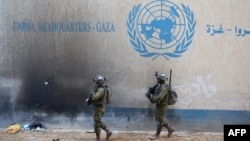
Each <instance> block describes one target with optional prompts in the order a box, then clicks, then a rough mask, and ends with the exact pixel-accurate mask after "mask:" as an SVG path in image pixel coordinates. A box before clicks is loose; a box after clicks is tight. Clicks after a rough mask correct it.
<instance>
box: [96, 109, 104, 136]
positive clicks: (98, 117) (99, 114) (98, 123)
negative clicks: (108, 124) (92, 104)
mask: <svg viewBox="0 0 250 141" xmlns="http://www.w3.org/2000/svg"><path fill="white" fill-rule="evenodd" d="M102 114H103V113H102V111H100V110H99V109H95V111H94V122H95V124H94V129H95V133H96V141H100V140H101V137H100V136H101V124H102V122H101V117H102Z"/></svg>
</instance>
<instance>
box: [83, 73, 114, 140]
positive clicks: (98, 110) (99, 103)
mask: <svg viewBox="0 0 250 141" xmlns="http://www.w3.org/2000/svg"><path fill="white" fill-rule="evenodd" d="M106 80H107V79H106V77H103V76H101V75H97V76H96V77H95V78H94V79H93V81H94V83H96V86H94V88H93V91H92V93H91V94H90V97H89V98H87V99H86V102H87V103H88V104H89V105H90V104H92V105H93V106H94V115H93V118H94V130H95V133H96V139H95V141H100V140H101V137H100V136H101V129H103V130H104V131H106V140H108V139H109V138H110V136H111V135H112V132H111V131H110V130H109V129H108V127H107V125H106V124H105V123H104V122H102V120H101V119H102V117H103V115H104V113H105V109H106V104H109V102H110V101H109V96H110V93H109V92H110V90H107V89H110V88H109V87H108V86H107V85H106V84H105V82H106Z"/></svg>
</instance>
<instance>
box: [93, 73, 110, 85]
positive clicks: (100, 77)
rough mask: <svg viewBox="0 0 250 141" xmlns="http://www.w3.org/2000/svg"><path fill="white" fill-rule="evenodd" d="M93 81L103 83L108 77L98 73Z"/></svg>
mask: <svg viewBox="0 0 250 141" xmlns="http://www.w3.org/2000/svg"><path fill="white" fill-rule="evenodd" d="M93 81H94V82H95V83H98V84H102V83H104V82H106V81H107V78H106V77H104V76H102V75H97V76H96V77H95V78H94V79H93Z"/></svg>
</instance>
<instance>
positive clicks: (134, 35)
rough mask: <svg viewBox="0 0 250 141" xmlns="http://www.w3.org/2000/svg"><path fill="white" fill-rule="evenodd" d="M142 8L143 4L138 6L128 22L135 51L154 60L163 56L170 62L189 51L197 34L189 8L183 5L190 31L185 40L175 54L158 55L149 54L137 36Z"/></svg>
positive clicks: (130, 14)
mask: <svg viewBox="0 0 250 141" xmlns="http://www.w3.org/2000/svg"><path fill="white" fill-rule="evenodd" d="M140 6H141V4H138V5H135V6H134V7H133V9H132V10H131V11H130V12H129V17H128V20H127V28H128V35H129V40H130V43H131V44H132V45H133V46H134V49H135V50H136V51H137V52H139V53H140V56H142V57H153V60H155V59H156V58H157V57H159V56H163V57H164V58H165V59H167V60H169V57H173V58H177V57H180V56H182V54H183V53H184V52H186V51H187V49H188V47H189V46H190V44H191V43H192V38H193V37H194V33H195V30H194V29H195V26H196V21H195V20H194V14H193V12H192V11H191V10H190V9H189V7H188V6H185V5H183V4H182V5H181V6H182V8H183V11H184V13H185V16H186V18H187V20H188V29H187V30H186V32H185V38H183V39H182V41H181V42H180V43H179V44H178V45H177V46H176V48H175V50H174V51H173V52H166V53H157V52H148V50H147V48H146V46H145V44H144V43H142V42H141V41H140V39H139V37H138V36H137V33H136V28H135V20H136V17H137V14H138V12H139V10H140Z"/></svg>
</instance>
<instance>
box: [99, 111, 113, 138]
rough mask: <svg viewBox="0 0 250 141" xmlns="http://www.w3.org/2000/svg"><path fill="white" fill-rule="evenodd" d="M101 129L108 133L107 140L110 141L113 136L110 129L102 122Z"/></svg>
mask: <svg viewBox="0 0 250 141" xmlns="http://www.w3.org/2000/svg"><path fill="white" fill-rule="evenodd" d="M103 114H104V112H103ZM102 116H103V115H102ZM100 127H101V128H102V129H103V130H105V132H106V140H108V139H109V138H110V136H111V135H112V132H111V131H110V130H109V129H108V127H107V125H106V124H105V123H104V122H102V121H101V124H100Z"/></svg>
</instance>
